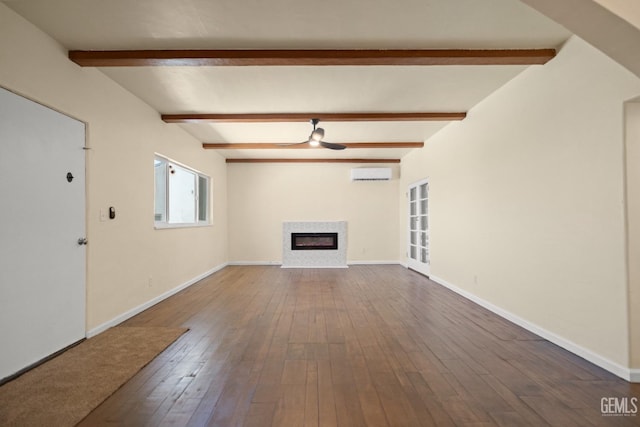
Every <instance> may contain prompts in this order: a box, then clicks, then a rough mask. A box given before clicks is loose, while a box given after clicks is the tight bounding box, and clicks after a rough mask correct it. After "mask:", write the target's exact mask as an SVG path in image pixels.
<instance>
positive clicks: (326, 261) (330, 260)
mask: <svg viewBox="0 0 640 427" xmlns="http://www.w3.org/2000/svg"><path fill="white" fill-rule="evenodd" d="M291 233H338V249H329V250H327V249H318V250H304V251H294V250H291ZM282 268H348V266H347V221H302V222H301V221H297V222H296V221H288V222H283V223H282Z"/></svg>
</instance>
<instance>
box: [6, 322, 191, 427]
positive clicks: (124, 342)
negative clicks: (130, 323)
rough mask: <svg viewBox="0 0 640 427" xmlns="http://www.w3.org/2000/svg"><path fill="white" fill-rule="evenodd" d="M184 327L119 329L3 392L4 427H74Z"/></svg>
mask: <svg viewBox="0 0 640 427" xmlns="http://www.w3.org/2000/svg"><path fill="white" fill-rule="evenodd" d="M186 331H187V329H183V328H156V327H124V326H122V327H115V328H111V329H109V330H107V331H105V332H103V333H101V334H99V335H97V336H95V337H93V338H90V339H88V340H86V341H84V342H82V343H81V344H79V345H77V346H76V347H73V348H71V349H69V350H68V351H66V352H64V353H62V354H61V355H59V356H58V357H56V358H54V359H52V360H50V361H48V362H46V363H44V364H42V365H40V366H38V367H37V368H35V369H33V370H31V371H29V372H27V373H25V374H24V375H22V376H20V377H18V378H16V379H15V380H13V381H11V382H9V383H7V384H5V385H3V386H2V387H0V426H74V425H76V424H77V423H78V422H80V421H81V420H82V419H83V418H84V417H86V416H87V414H89V413H90V412H91V411H92V410H93V409H94V408H95V407H96V406H98V405H99V404H100V403H102V402H103V401H104V400H105V399H106V398H107V397H109V396H110V395H111V394H113V393H114V392H115V391H116V390H117V389H118V388H120V386H122V385H123V384H124V383H125V382H127V380H129V379H130V378H131V377H132V376H133V375H135V374H136V372H138V371H139V370H140V369H142V367H144V366H145V365H146V364H148V363H149V362H150V361H151V360H153V358H155V357H156V356H157V355H158V354H159V353H160V352H161V351H162V350H164V349H165V348H167V347H168V346H169V345H170V344H171V343H172V342H174V341H175V340H176V339H177V338H178V337H179V336H180V335H182V334H183V333H184V332H186Z"/></svg>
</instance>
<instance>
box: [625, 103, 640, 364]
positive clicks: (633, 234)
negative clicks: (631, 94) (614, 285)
mask: <svg viewBox="0 0 640 427" xmlns="http://www.w3.org/2000/svg"><path fill="white" fill-rule="evenodd" d="M626 129H627V132H626V160H627V164H626V167H627V169H626V172H627V182H626V185H627V224H628V234H627V239H628V242H627V245H628V253H627V268H628V272H629V328H630V330H629V336H630V337H631V367H632V368H634V369H640V102H638V101H636V102H630V103H628V104H627V105H626Z"/></svg>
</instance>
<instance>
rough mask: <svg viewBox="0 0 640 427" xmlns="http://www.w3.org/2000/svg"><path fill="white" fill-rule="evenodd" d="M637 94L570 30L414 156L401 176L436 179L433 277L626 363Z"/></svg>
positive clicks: (637, 84) (633, 82) (638, 86)
mask: <svg viewBox="0 0 640 427" xmlns="http://www.w3.org/2000/svg"><path fill="white" fill-rule="evenodd" d="M638 94H640V80H639V79H638V78H637V77H635V76H634V75H632V74H631V73H629V72H628V71H626V70H625V69H624V68H622V67H621V66H619V65H618V64H616V63H614V62H613V61H611V60H610V59H608V58H607V57H606V56H604V55H603V54H601V53H600V52H598V51H596V50H595V49H594V48H592V47H591V46H589V45H587V44H586V43H584V42H583V41H581V40H580V39H578V38H572V39H571V40H570V41H569V42H568V43H567V44H566V45H565V46H564V47H563V49H562V50H561V52H560V53H559V55H558V57H557V58H555V59H554V60H552V61H551V62H550V63H548V64H547V65H545V66H534V67H531V68H529V69H528V70H527V71H525V72H524V73H522V74H521V75H519V76H518V77H516V78H515V79H513V80H512V81H511V82H509V83H508V84H506V85H505V86H504V87H502V88H501V89H500V90H498V91H497V92H495V93H494V94H493V95H491V96H490V97H489V98H488V99H486V100H485V101H483V102H482V103H481V104H480V105H478V106H477V107H476V108H474V109H472V110H471V111H470V113H469V116H468V118H467V119H465V120H464V121H463V122H460V123H455V124H452V125H449V126H448V127H446V128H445V129H444V130H443V131H442V132H440V133H439V134H437V135H436V136H435V137H433V138H431V139H430V140H429V141H428V142H427V144H426V146H425V148H424V149H422V150H420V151H416V152H413V153H412V154H410V155H408V156H406V157H405V158H404V159H403V162H402V183H401V186H402V187H406V185H407V184H408V183H410V182H413V181H416V180H418V179H420V178H423V177H429V178H430V191H431V193H430V216H431V221H430V224H431V260H432V264H431V272H432V274H433V275H434V276H435V277H437V278H439V279H442V280H444V281H446V282H448V283H450V284H452V285H454V286H456V287H458V288H460V289H462V290H463V291H465V292H468V293H470V294H472V295H475V296H476V297H478V298H480V299H483V300H485V301H487V302H489V303H490V304H493V305H494V306H497V307H499V308H500V309H502V310H506V311H507V312H510V313H512V314H514V315H515V316H518V317H520V318H521V319H524V320H525V321H527V322H529V323H530V324H532V325H536V326H537V327H539V328H543V329H544V330H546V331H549V332H550V333H551V334H555V335H556V336H558V337H560V338H561V339H562V340H564V341H566V342H569V343H573V344H574V345H575V346H576V347H575V348H582V349H585V350H586V352H587V353H590V354H594V355H596V356H597V357H599V358H602V359H603V360H605V361H610V362H613V364H617V365H618V366H621V367H628V366H629V365H628V351H629V348H628V347H629V346H628V336H627V333H628V318H627V289H626V272H625V252H624V251H625V228H624V204H623V200H624V188H623V175H624V171H623V146H624V142H623V141H624V139H623V131H624V129H623V117H624V112H623V105H624V102H625V101H626V100H628V99H630V98H631V97H634V96H637V95H638ZM400 209H401V211H402V213H401V216H400V217H401V222H402V224H403V225H402V226H401V228H402V229H404V228H405V227H406V221H405V220H404V218H405V217H406V208H405V202H404V199H402V198H401V202H400ZM401 237H403V238H404V235H403V234H402V233H401ZM405 244H406V242H405V241H404V240H403V241H402V245H401V247H404V245H405Z"/></svg>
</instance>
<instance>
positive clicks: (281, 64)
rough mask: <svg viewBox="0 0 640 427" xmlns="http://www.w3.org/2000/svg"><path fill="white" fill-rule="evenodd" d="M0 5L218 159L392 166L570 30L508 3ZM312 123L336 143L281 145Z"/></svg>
mask: <svg viewBox="0 0 640 427" xmlns="http://www.w3.org/2000/svg"><path fill="white" fill-rule="evenodd" d="M4 3H6V4H7V5H8V6H9V7H11V8H12V9H14V10H15V11H16V12H18V13H19V14H21V15H22V16H23V17H25V18H26V19H27V20H29V21H31V22H32V23H34V24H35V25H36V26H38V27H39V28H40V29H42V30H43V31H45V32H46V33H48V34H49V35H50V36H52V37H53V38H54V39H56V40H57V41H58V42H59V43H60V44H61V45H62V46H64V47H65V48H66V49H68V50H69V51H71V52H70V56H71V58H73V59H74V61H75V62H76V63H78V64H80V65H79V66H89V67H98V68H99V70H100V71H101V72H103V73H104V74H106V75H107V76H108V77H109V78H111V79H113V80H114V81H115V82H117V83H118V84H120V85H121V86H122V87H124V88H125V89H127V90H128V91H130V92H131V93H133V94H134V95H135V96H137V97H139V98H140V99H142V100H143V101H145V102H146V103H148V104H149V105H150V106H151V107H153V108H154V109H155V110H157V111H158V113H159V114H158V120H163V119H164V120H165V121H166V122H167V123H168V124H167V125H168V126H181V127H183V128H184V129H185V130H186V131H187V132H189V133H191V134H192V135H194V136H195V137H196V138H197V139H198V140H200V141H202V143H203V144H205V147H206V148H210V149H217V150H219V152H220V154H222V155H223V156H224V157H227V158H229V159H264V158H268V159H274V158H288V159H290V158H301V159H311V158H320V159H327V158H332V159H353V158H358V159H368V160H371V159H400V158H401V157H402V156H404V155H405V154H406V153H407V152H408V151H409V150H412V149H416V148H415V147H419V146H420V145H421V144H422V143H424V142H425V141H428V139H429V137H431V136H432V135H433V134H435V133H436V132H438V131H439V130H440V129H442V128H443V127H444V126H447V125H448V124H450V123H452V122H456V121H459V120H461V119H463V118H464V115H465V114H466V113H467V112H469V110H471V109H472V108H473V106H474V105H476V104H477V103H479V102H480V101H482V100H483V99H484V98H485V97H487V96H488V95H490V94H491V93H492V92H494V91H495V90H496V89H498V88H499V87H501V86H502V85H504V84H505V83H506V82H508V81H509V80H510V79H512V78H513V77H515V76H516V75H517V74H518V73H521V72H522V71H523V70H525V69H526V68H527V67H529V66H534V67H539V66H544V65H541V64H544V63H545V62H546V61H547V60H549V59H551V58H552V57H553V52H552V51H550V49H558V48H559V47H560V46H561V44H562V43H563V42H564V41H565V40H566V39H567V38H568V37H569V36H570V33H569V32H568V31H567V30H566V29H564V28H563V27H561V26H559V25H557V24H555V23H554V22H553V21H550V20H549V19H548V18H546V17H544V16H543V15H541V14H540V13H538V12H536V11H535V10H533V9H531V8H529V6H526V5H525V4H523V3H521V2H519V1H514V0H483V1H477V0H397V1H393V2H391V1H388V0H325V1H323V2H311V1H308V0H273V1H269V2H267V1H258V0H247V1H238V0H216V1H211V0H182V1H175V0H108V1H105V0H55V1H52V0H28V1H26V0H7V1H4ZM540 49H544V50H542V51H540ZM205 50H206V51H205ZM75 51H89V52H75ZM103 51H109V52H103ZM112 51H118V52H112ZM150 51H151V52H150ZM158 51H162V52H158ZM434 51H435V52H434ZM194 57H197V58H198V59H196V60H194V59H193V58H194ZM229 57H231V58H232V59H233V58H235V59H233V60H229V59H228V58H229ZM434 57H435V59H434ZM83 58H84V59H83ZM87 58H89V59H88V60H89V61H94V62H86V61H87ZM105 58H107V59H109V58H110V59H109V60H108V61H105ZM149 58H151V59H149ZM154 58H155V59H154ZM158 58H173V59H172V61H173V62H171V61H170V62H169V64H170V65H167V61H166V60H164V61H161V60H159V59H158ZM238 58H240V60H239V59H238ZM265 58H267V59H265ZM274 58H275V59H274ZM425 58H426V59H425ZM83 61H85V62H83ZM95 61H98V62H95ZM100 61H102V62H100ZM176 63H177V64H178V65H175V64H176ZM203 64H204V65H203ZM406 113H411V114H410V115H409V117H398V115H402V114H405V115H406ZM418 113H419V114H418ZM432 113H436V114H432ZM312 118H320V119H321V122H320V126H321V127H323V128H324V129H325V139H326V140H327V141H330V142H334V143H341V144H343V143H346V145H348V148H347V149H346V150H342V151H336V150H328V149H324V148H311V149H306V148H307V147H308V145H307V144H302V145H296V146H290V147H287V146H284V145H279V144H285V143H294V142H300V141H303V140H306V139H307V138H308V137H309V134H310V132H311V124H309V123H308V121H309V120H310V119H312ZM399 118H402V120H397V119H399ZM358 143H367V144H358ZM385 143H387V144H385ZM399 143H402V144H399ZM241 144H249V145H241ZM256 144H260V145H256ZM374 144H382V145H374ZM394 144H397V145H394ZM383 146H384V147H385V148H381V147H383ZM387 146H388V147H387ZM265 147H266V148H265Z"/></svg>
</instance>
